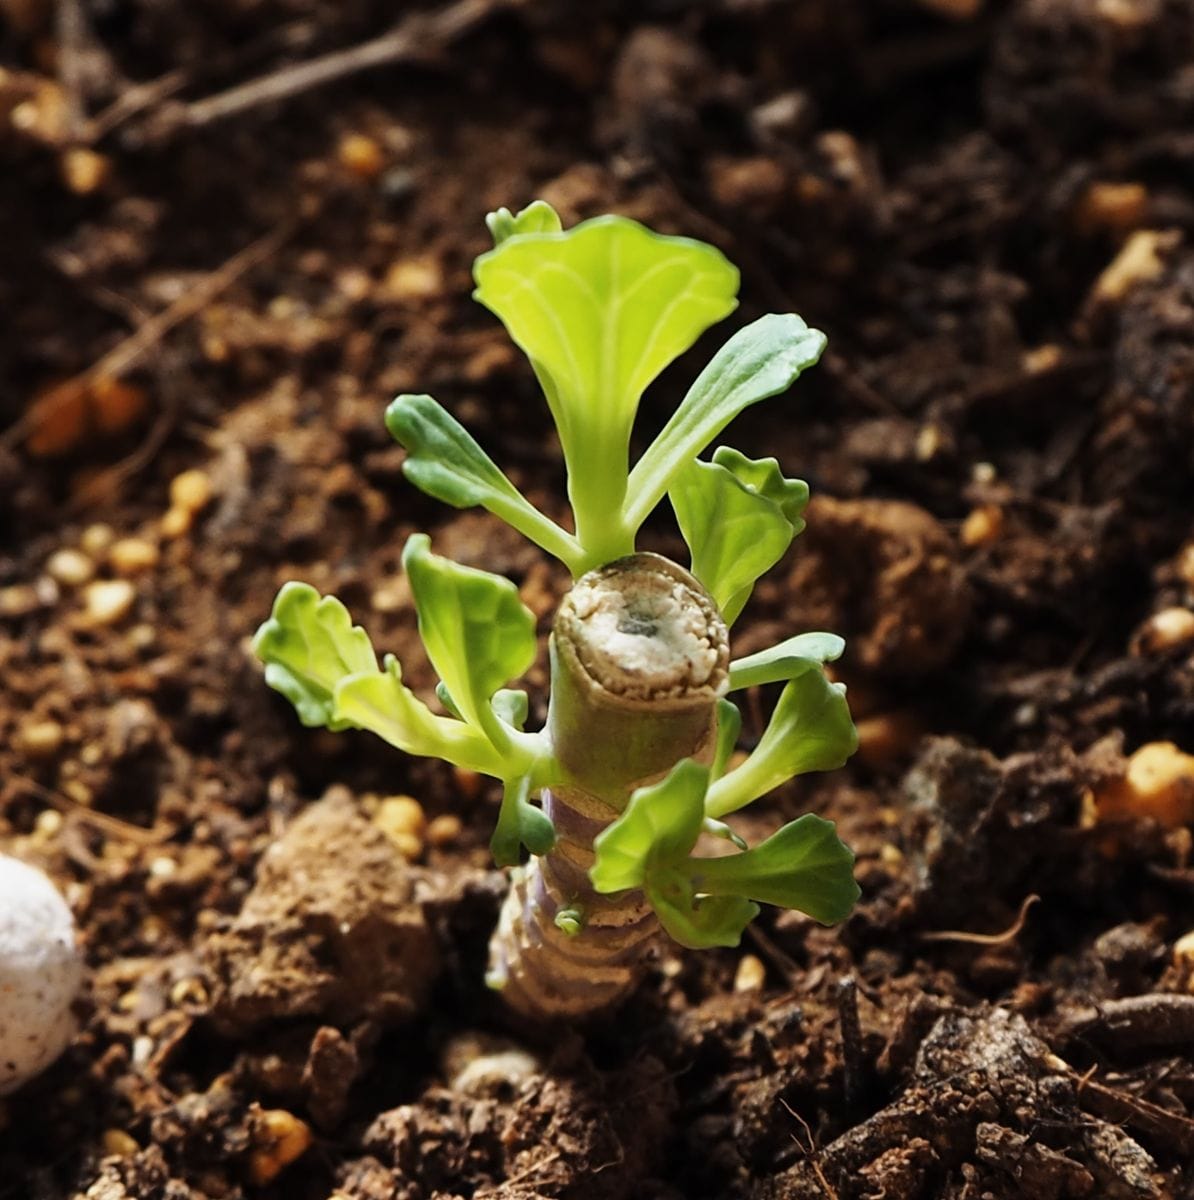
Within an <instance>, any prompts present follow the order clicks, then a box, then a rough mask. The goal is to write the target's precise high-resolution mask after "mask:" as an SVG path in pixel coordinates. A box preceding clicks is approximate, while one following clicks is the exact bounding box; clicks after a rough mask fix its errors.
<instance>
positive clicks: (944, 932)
mask: <svg viewBox="0 0 1194 1200" xmlns="http://www.w3.org/2000/svg"><path fill="white" fill-rule="evenodd" d="M1039 901H1040V896H1038V895H1036V894H1035V893H1033V895H1031V896H1025V897H1024V903H1023V904H1021V905H1020V912H1019V915H1018V916H1017V917H1016V919H1015V921H1013V922H1012V924H1011V925H1010V926H1008V928H1007V929H1005V930H1004V931H1003V932H1002V933H967V932H966V930H964V929H940V930H933V931H931V932H929V933H922V934H921V935H920V940H921V941H922V942H965V943H967V944H968V945H971V946H1005V945H1006V944H1007V943H1008V942H1010V941H1013V940H1014V939H1015V938H1017V937H1019V936H1020V931H1021V930H1022V929H1023V928H1024V921H1025V919H1026V918H1027V916H1028V910H1029V909H1030V908H1031V907H1032V906H1033V905H1034V904H1037V903H1038V902H1039Z"/></svg>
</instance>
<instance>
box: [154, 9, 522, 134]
mask: <svg viewBox="0 0 1194 1200" xmlns="http://www.w3.org/2000/svg"><path fill="white" fill-rule="evenodd" d="M517 2H518V0H457V2H456V3H455V4H452V5H449V7H447V8H445V9H444V10H443V11H442V12H438V13H434V14H427V13H412V14H411V15H410V16H408V17H406V18H405V19H404V20H402V21H400V22H399V23H398V24H397V25H395V26H394V28H393V29H391V30H389V32H387V33H383V34H382V35H381V36H380V37H376V38H374V39H373V40H372V41H368V42H361V43H360V44H359V45H357V46H351V47H349V48H348V49H346V50H333V51H332V52H331V53H329V54H323V55H320V56H319V57H318V58H311V59H308V60H307V61H306V62H300V63H294V64H291V65H289V66H285V67H281V68H279V69H278V70H276V71H271V72H270V73H269V74H268V75H262V76H260V77H259V78H257V79H252V80H250V81H249V82H248V83H242V84H238V85H237V86H236V87H232V88H229V89H228V90H227V91H223V92H217V93H216V94H215V95H213V96H208V97H206V98H204V99H202V100H196V101H194V102H192V103H190V104H184V105H181V106H179V107H178V108H176V109H172V110H167V111H164V112H163V113H162V114H161V117H162V120H161V128H159V129H158V130H156V131H155V132H156V133H157V135H158V136H159V137H162V136H168V135H170V134H172V133H174V132H175V131H176V130H177V129H180V128H182V129H198V128H202V127H203V126H205V125H211V124H213V123H214V122H216V121H223V120H225V119H226V118H228V117H231V116H235V115H236V114H237V113H241V112H245V111H247V110H249V109H253V108H259V107H261V105H263V104H273V103H275V102H276V101H279V100H286V99H289V98H290V97H291V96H297V95H300V94H301V93H303V92H309V91H313V90H314V89H315V88H320V87H323V86H324V85H325V84H328V83H334V82H335V81H336V80H338V79H343V78H345V77H346V76H348V75H355V74H357V73H358V72H360V71H367V70H369V69H370V68H372V67H380V66H384V65H386V64H388V63H395V62H399V61H401V60H403V59H424V58H427V57H428V56H429V55H430V54H432V53H434V52H435V51H436V50H439V49H441V48H442V47H443V46H445V45H447V44H449V43H450V42H453V41H455V40H456V39H457V38H459V37H460V36H462V35H463V34H465V33H467V32H468V31H469V30H470V29H472V28H474V27H475V26H476V25H478V24H480V22H482V21H483V20H485V18H487V17H488V16H490V14H492V13H494V12H497V11H500V10H501V9H504V8H509V7H511V6H512V5H513V4H515V3H517Z"/></svg>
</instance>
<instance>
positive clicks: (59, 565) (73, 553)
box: [46, 550, 95, 587]
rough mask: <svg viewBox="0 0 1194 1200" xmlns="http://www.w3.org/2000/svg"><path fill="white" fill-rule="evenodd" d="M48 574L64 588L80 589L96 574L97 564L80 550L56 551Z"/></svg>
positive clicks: (51, 559)
mask: <svg viewBox="0 0 1194 1200" xmlns="http://www.w3.org/2000/svg"><path fill="white" fill-rule="evenodd" d="M46 572H47V573H48V574H49V575H50V577H51V578H52V579H56V580H57V581H58V582H59V583H60V584H62V585H63V587H80V586H81V585H82V584H84V583H86V582H87V581H88V580H89V579H90V578H91V577H92V576H93V575H94V574H95V563H93V562H92V561H91V559H90V558H88V557H87V555H86V554H84V553H83V552H82V551H80V550H55V551H54V553H53V554H51V555H50V558H49V561H48V562H47V563H46Z"/></svg>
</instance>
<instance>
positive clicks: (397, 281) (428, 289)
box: [381, 254, 444, 301]
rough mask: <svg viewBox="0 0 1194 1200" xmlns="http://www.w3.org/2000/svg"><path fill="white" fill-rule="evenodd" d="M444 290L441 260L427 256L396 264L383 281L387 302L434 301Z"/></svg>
mask: <svg viewBox="0 0 1194 1200" xmlns="http://www.w3.org/2000/svg"><path fill="white" fill-rule="evenodd" d="M443 289H444V274H443V271H442V270H441V269H440V265H439V260H438V259H436V258H434V257H432V256H431V255H428V254H425V255H421V256H420V257H418V258H404V259H401V260H400V261H399V262H396V263H395V264H394V265H393V266H392V267H391V268H390V269H389V270H388V271H387V272H386V275H385V279H384V280H383V281H382V285H381V292H382V295H383V297H384V298H385V299H386V300H399V301H402V300H434V299H435V297H436V296H438V295H439V294H440V293H441V292H442V291H443Z"/></svg>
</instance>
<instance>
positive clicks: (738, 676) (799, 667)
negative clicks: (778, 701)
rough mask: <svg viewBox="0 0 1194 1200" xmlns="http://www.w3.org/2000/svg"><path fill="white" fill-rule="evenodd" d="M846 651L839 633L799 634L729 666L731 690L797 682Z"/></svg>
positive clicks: (737, 660) (735, 661)
mask: <svg viewBox="0 0 1194 1200" xmlns="http://www.w3.org/2000/svg"><path fill="white" fill-rule="evenodd" d="M845 648H846V643H845V642H844V641H843V640H842V639H841V638H840V637H838V635H837V634H836V633H798V634H797V635H796V636H795V637H790V638H786V639H785V640H784V641H782V642H780V643H779V645H777V646H772V647H770V648H769V649H767V650H760V651H759V652H758V653H757V654H748V655H747V656H746V657H745V658H739V659H735V660H734V662H732V663H730V691H732V692H736V691H739V690H741V689H742V688H748V687H757V686H759V685H760V684H764V683H778V682H779V681H780V680H787V679H795V678H796V676H797V675H802V674H804V672H805V671H811V670H813V669H814V668H818V667H820V666H821V664H822V663H827V662H833V661H834V660H835V659H838V658H840V657H841V655H842V651H843V650H845Z"/></svg>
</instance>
